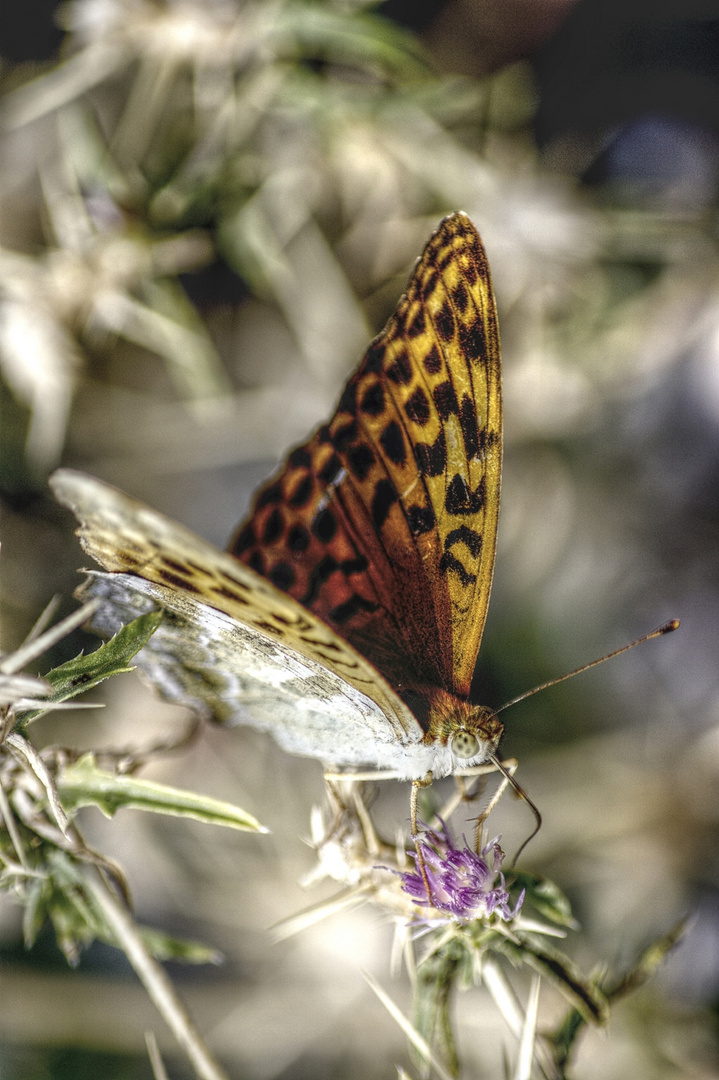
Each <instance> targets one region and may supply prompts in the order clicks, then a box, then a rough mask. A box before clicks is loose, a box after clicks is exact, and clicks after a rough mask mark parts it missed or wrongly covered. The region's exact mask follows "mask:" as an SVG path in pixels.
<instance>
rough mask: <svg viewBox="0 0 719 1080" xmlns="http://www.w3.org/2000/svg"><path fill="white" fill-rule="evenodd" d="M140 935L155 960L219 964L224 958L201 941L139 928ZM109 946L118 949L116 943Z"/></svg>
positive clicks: (147, 927) (149, 928) (145, 927)
mask: <svg viewBox="0 0 719 1080" xmlns="http://www.w3.org/2000/svg"><path fill="white" fill-rule="evenodd" d="M139 929H140V933H141V934H142V939H143V941H144V942H145V945H146V946H147V948H148V950H149V951H150V952H151V953H152V955H153V957H154V958H155V960H177V961H179V962H180V963H184V964H221V963H222V962H223V959H224V957H223V956H222V953H221V952H219V951H218V950H217V949H213V948H211V947H210V946H209V945H203V944H202V942H201V941H190V940H189V939H183V938H175V937H170V936H169V934H164V933H163V932H162V931H161V930H155V929H153V928H152V927H149V926H141V927H140V928H139ZM109 944H111V945H114V946H115V947H116V948H119V946H118V944H117V942H116V941H110V942H109Z"/></svg>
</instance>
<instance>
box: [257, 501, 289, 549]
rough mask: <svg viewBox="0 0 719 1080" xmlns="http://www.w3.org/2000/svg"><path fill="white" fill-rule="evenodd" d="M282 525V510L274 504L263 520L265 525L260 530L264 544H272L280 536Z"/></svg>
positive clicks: (282, 529)
mask: <svg viewBox="0 0 719 1080" xmlns="http://www.w3.org/2000/svg"><path fill="white" fill-rule="evenodd" d="M284 527H285V525H284V521H283V520H282V511H281V510H280V509H279V508H278V507H277V506H276V507H275V508H274V510H273V511H272V512H271V513H270V515H269V517H268V518H267V520H266V522H265V527H264V529H263V530H262V542H263V543H264V544H274V542H275V540H278V539H279V538H280V536H282V533H283V531H284Z"/></svg>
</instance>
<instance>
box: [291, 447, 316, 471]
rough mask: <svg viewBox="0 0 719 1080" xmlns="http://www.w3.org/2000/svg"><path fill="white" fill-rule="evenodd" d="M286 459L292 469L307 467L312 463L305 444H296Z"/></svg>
mask: <svg viewBox="0 0 719 1080" xmlns="http://www.w3.org/2000/svg"><path fill="white" fill-rule="evenodd" d="M287 461H288V464H289V465H291V466H292V468H293V469H309V467H310V465H311V464H312V455H311V454H310V452H309V450H308V449H307V447H306V446H298V447H296V448H295V449H294V450H293V451H292V453H291V454H290V456H289V458H288V459H287Z"/></svg>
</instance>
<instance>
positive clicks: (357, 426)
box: [231, 214, 502, 697]
mask: <svg viewBox="0 0 719 1080" xmlns="http://www.w3.org/2000/svg"><path fill="white" fill-rule="evenodd" d="M501 423H502V415H501V384H500V356H499V335H498V329H497V318H496V310H495V305H494V297H493V293H492V287H491V281H490V275H489V268H488V264H487V259H486V255H485V253H484V249H483V247H482V244H481V241H480V239H479V236H478V234H477V232H476V230H475V228H474V226H473V225H472V223H471V222H470V220H469V218H467V217H466V215H464V214H453V215H452V216H451V217H449V218H446V219H445V220H444V221H443V222H442V223H441V225H440V226H439V228H438V230H437V231H436V232H435V234H434V235H433V236H432V238H431V239H430V241H429V243H428V244H427V246H426V248H425V250H424V252H423V254H422V256H421V258H420V260H419V262H418V264H417V266H416V268H415V270H414V272H413V274H412V278H411V280H410V283H409V287H408V290H407V293H406V294H405V296H404V297H403V298H402V299H401V300H400V302H399V305H398V307H397V310H396V312H395V314H394V315H393V316H392V318H391V319H390V320H389V323H388V324H387V326H386V328H385V329H384V331H383V332H382V333H381V334H380V335H379V336H378V337H377V338H376V339H375V340H374V341H373V342H372V344H371V345H370V347H369V349H368V351H367V353H366V355H365V357H364V359H363V361H362V364H361V365H360V367H359V369H358V371H357V372H356V374H355V375H354V376H353V378H352V379H351V380H350V382H349V383H348V385H347V387H346V389H345V391H344V393H343V395H342V397H341V399H340V402H339V405H338V407H337V411H336V413H335V415H334V417H333V418H332V420H331V421H330V422H329V424H326V425H324V426H323V427H321V428H320V429H319V430H318V431H317V432H316V433H315V435H314V436H313V437H312V438H311V439H310V440H309V442H307V443H306V444H305V445H304V446H301V447H298V448H297V449H296V450H294V451H293V452H292V453H291V454H290V455H289V458H288V460H287V462H286V464H285V466H284V467H283V468H282V469H281V470H280V471H279V472H278V474H277V475H276V476H275V477H274V478H273V479H272V480H271V481H270V482H269V483H268V484H266V485H265V486H264V488H263V489H261V491H260V492H259V494H258V495H257V497H256V499H255V502H254V505H253V510H252V513H251V516H250V518H249V520H248V521H247V522H246V523H245V524H243V525H242V526H241V527H240V529H239V531H238V533H237V535H236V537H235V540H234V542H233V544H232V546H231V551H232V552H233V553H234V554H236V555H237V556H238V557H239V558H240V559H241V560H242V561H243V562H245V563H246V564H247V565H249V566H250V567H252V568H253V569H255V570H256V571H257V572H258V573H260V574H263V575H265V576H266V577H268V578H269V579H270V580H271V581H272V582H274V584H275V585H277V586H278V588H280V589H283V590H285V591H286V592H288V593H289V594H290V595H291V596H292V597H294V598H295V599H296V600H298V601H299V602H300V603H301V604H302V605H303V606H304V607H306V608H309V609H311V610H312V611H314V612H315V613H316V614H317V615H319V616H320V617H321V618H322V619H323V620H324V621H325V622H327V623H328V624H329V625H330V626H333V627H334V628H335V629H336V630H337V632H338V634H340V635H342V636H343V637H345V638H346V639H347V640H348V641H350V642H351V643H352V644H354V645H355V646H356V648H357V649H358V650H359V651H360V652H362V653H363V654H364V655H365V656H367V657H368V658H369V659H370V660H371V661H373V663H374V664H375V665H376V667H378V668H379V670H380V671H382V672H383V674H384V675H385V677H386V679H387V680H388V681H389V682H390V684H391V685H393V686H395V687H397V688H398V689H399V690H400V692H401V691H402V690H403V689H404V688H405V687H407V686H409V687H411V686H413V685H420V686H421V685H424V686H426V685H430V686H437V687H442V688H444V689H447V690H449V691H451V692H453V693H455V694H457V695H458V696H459V697H466V696H467V695H468V693H469V688H470V684H471V680H472V674H473V671H474V666H475V662H476V658H477V652H478V649H479V644H480V640H481V636H482V631H483V628H484V622H485V619H486V614H487V605H488V603H489V594H490V589H491V581H492V573H493V568H494V555H495V547H496V531H497V516H498V509H499V489H500V477H501Z"/></svg>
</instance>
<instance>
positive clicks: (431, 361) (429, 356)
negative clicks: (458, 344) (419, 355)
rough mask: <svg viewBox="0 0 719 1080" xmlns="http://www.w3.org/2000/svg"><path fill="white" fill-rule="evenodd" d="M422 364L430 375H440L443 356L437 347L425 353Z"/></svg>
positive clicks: (434, 346)
mask: <svg viewBox="0 0 719 1080" xmlns="http://www.w3.org/2000/svg"><path fill="white" fill-rule="evenodd" d="M422 362H423V364H424V368H425V371H426V372H427V374H428V375H439V373H440V371H441V370H442V354H441V353H440V351H439V349H438V348H437V346H436V345H433V346H432V348H431V349H430V350H429V352H427V353H425V355H424V357H423V359H422Z"/></svg>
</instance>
